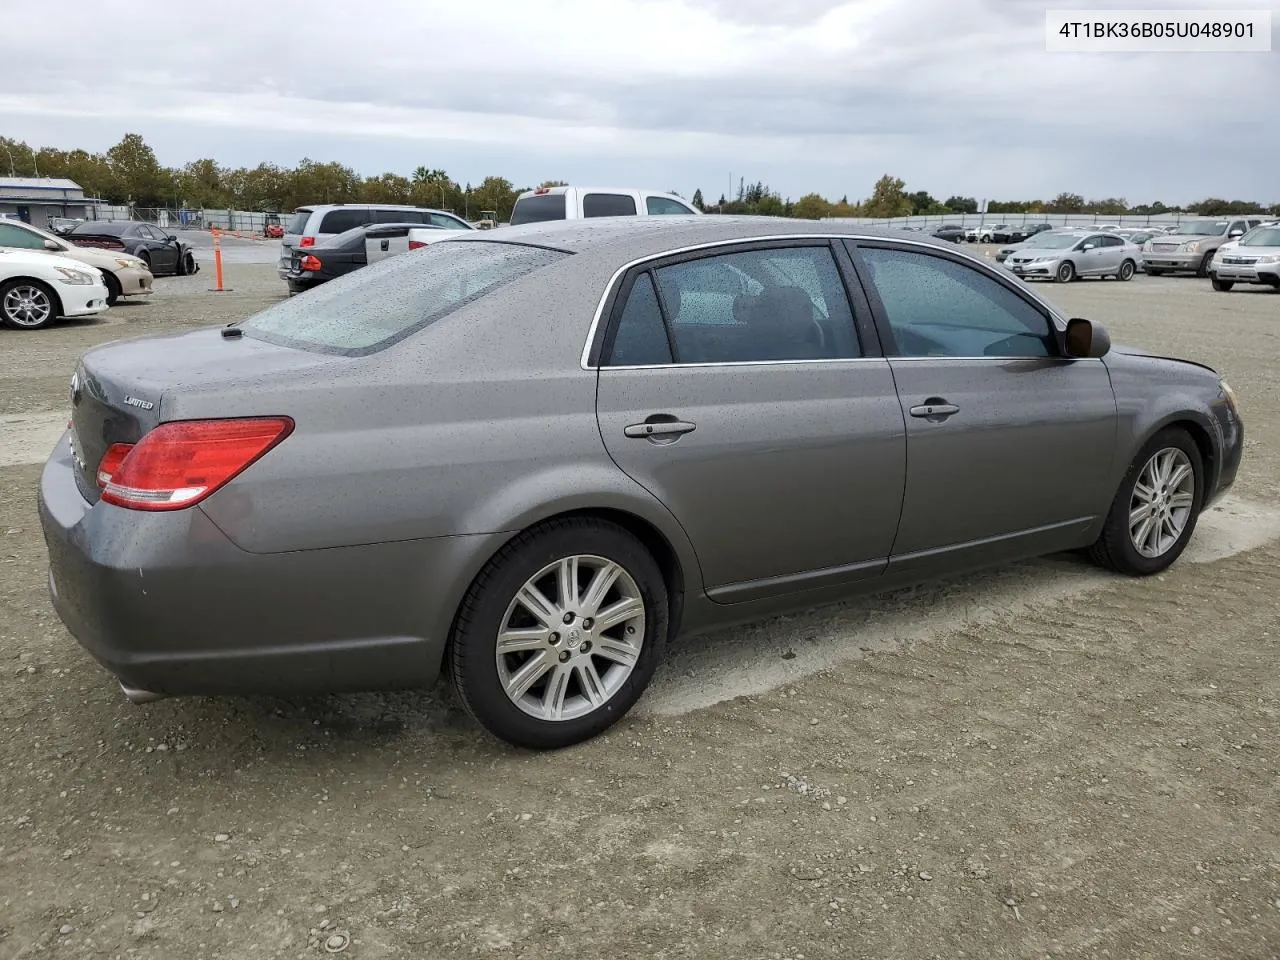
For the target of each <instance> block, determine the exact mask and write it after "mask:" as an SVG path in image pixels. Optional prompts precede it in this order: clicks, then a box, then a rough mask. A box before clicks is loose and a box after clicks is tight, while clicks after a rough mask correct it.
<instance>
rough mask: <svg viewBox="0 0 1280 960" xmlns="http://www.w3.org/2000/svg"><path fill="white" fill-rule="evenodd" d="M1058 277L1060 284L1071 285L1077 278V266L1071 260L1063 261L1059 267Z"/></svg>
mask: <svg viewBox="0 0 1280 960" xmlns="http://www.w3.org/2000/svg"><path fill="white" fill-rule="evenodd" d="M1057 276H1058V282H1059V283H1070V282H1071V281H1072V280H1074V279H1075V278H1076V265H1075V264H1074V263H1072V262H1071V261H1070V260H1064V261H1062V264H1061V265H1060V266H1059V267H1058V274H1057Z"/></svg>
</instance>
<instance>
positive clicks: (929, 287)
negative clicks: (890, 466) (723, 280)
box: [854, 242, 1117, 575]
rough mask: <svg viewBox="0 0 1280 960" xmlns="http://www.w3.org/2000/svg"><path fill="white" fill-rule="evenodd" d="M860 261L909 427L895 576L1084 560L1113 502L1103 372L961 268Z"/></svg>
mask: <svg viewBox="0 0 1280 960" xmlns="http://www.w3.org/2000/svg"><path fill="white" fill-rule="evenodd" d="M854 252H855V259H856V262H857V269H858V273H859V275H860V276H861V278H862V280H863V284H864V286H865V287H866V288H867V294H868V297H869V298H870V299H871V302H872V306H873V309H874V310H875V315H876V323H877V326H878V327H879V329H880V333H881V338H882V340H884V342H885V343H886V348H885V349H886V351H887V352H889V353H890V354H891V357H890V365H891V367H892V369H893V375H894V378H895V380H896V381H897V386H898V395H899V398H900V400H901V403H902V414H903V416H904V418H905V420H906V425H907V484H906V492H905V496H904V499H903V508H902V523H901V525H900V527H899V530H898V536H897V539H896V541H895V542H894V546H893V554H892V558H891V561H890V566H889V572H890V574H892V573H893V572H894V571H895V570H897V569H901V570H909V571H911V572H913V573H920V574H922V575H929V574H933V573H940V572H950V571H952V570H955V569H957V568H958V567H963V566H966V565H969V564H981V563H986V562H990V561H993V560H1002V559H1010V558H1014V557H1019V556H1033V555H1036V554H1041V553H1048V552H1051V551H1054V550H1061V549H1067V548H1070V547H1074V546H1079V545H1080V542H1079V541H1080V538H1081V536H1082V535H1083V534H1084V532H1085V531H1087V530H1088V529H1089V527H1090V526H1091V525H1092V524H1093V523H1094V521H1095V520H1096V519H1097V518H1098V517H1099V516H1100V515H1101V514H1102V513H1103V512H1105V511H1106V510H1107V509H1108V508H1109V506H1110V504H1111V499H1112V496H1113V495H1114V493H1115V491H1114V490H1113V489H1111V488H1110V483H1111V480H1110V478H1111V477H1112V476H1113V465H1112V459H1113V457H1114V455H1115V451H1116V447H1117V441H1116V429H1117V426H1116V423H1117V417H1116V403H1115V398H1114V395H1113V393H1112V389H1111V380H1110V377H1109V376H1108V374H1107V370H1106V367H1105V366H1104V365H1103V363H1102V361H1101V360H1097V359H1070V358H1067V357H1064V356H1062V354H1061V352H1060V350H1059V347H1058V339H1057V336H1056V334H1055V332H1054V327H1053V325H1052V320H1051V318H1050V316H1049V314H1048V313H1047V312H1046V311H1045V310H1044V309H1043V308H1042V307H1040V306H1039V305H1038V304H1036V303H1035V302H1034V301H1032V300H1031V299H1030V298H1029V297H1027V296H1025V295H1024V294H1023V293H1022V292H1021V291H1020V290H1018V288H1017V287H1016V285H1015V284H1014V283H1013V282H1012V281H1010V282H1007V283H1006V282H1005V281H1004V280H1003V278H998V277H996V276H992V275H991V273H990V272H989V271H987V270H984V269H982V268H981V267H979V266H976V265H970V264H969V263H968V262H966V261H965V260H962V259H960V258H959V257H958V256H956V255H950V256H948V255H946V254H944V253H943V252H942V251H939V252H938V253H931V252H930V253H926V252H923V251H920V250H915V249H905V248H901V247H898V246H895V245H893V244H890V243H882V242H876V243H870V242H866V243H859V244H858V245H857V246H856V248H855V249H854Z"/></svg>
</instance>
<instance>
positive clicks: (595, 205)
mask: <svg viewBox="0 0 1280 960" xmlns="http://www.w3.org/2000/svg"><path fill="white" fill-rule="evenodd" d="M700 212H701V211H699V210H698V209H697V208H696V207H694V206H693V205H692V204H690V203H687V202H686V201H684V200H682V199H681V198H680V197H677V196H676V195H675V194H673V193H659V192H657V191H654V190H636V189H632V188H630V187H539V188H538V189H537V190H526V191H525V192H524V193H522V194H520V196H518V197H516V203H515V206H514V207H513V208H512V210H511V220H510V221H509V223H510V224H511V225H512V226H516V225H517V224H521V223H542V222H545V221H549V220H580V219H584V218H587V217H655V216H663V215H667V216H685V217H688V216H697V215H698V214H700Z"/></svg>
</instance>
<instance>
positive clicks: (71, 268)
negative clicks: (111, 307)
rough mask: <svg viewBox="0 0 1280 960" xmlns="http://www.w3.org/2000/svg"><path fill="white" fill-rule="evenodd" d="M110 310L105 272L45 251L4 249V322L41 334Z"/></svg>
mask: <svg viewBox="0 0 1280 960" xmlns="http://www.w3.org/2000/svg"><path fill="white" fill-rule="evenodd" d="M105 309H107V287H106V282H105V281H104V279H103V276H102V271H100V270H95V269H94V268H92V267H88V266H86V265H85V264H83V263H80V262H79V261H78V260H72V259H71V258H70V257H63V256H58V255H56V254H51V253H46V252H44V251H43V250H16V249H12V248H0V322H3V323H4V324H6V325H7V326H10V327H16V328H17V329H19V330H38V329H39V328H41V327H44V326H48V325H49V324H51V323H53V321H54V320H56V319H57V318H58V317H87V316H91V315H92V314H95V313H101V312H102V311H103V310H105Z"/></svg>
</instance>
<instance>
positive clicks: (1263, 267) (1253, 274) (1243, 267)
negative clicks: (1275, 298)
mask: <svg viewBox="0 0 1280 960" xmlns="http://www.w3.org/2000/svg"><path fill="white" fill-rule="evenodd" d="M1209 278H1210V280H1211V281H1212V286H1213V289H1215V290H1218V291H1220V292H1222V293H1226V292H1227V291H1228V290H1230V289H1231V288H1232V287H1234V286H1235V285H1236V284H1237V283H1248V284H1260V285H1264V286H1269V287H1276V288H1280V226H1277V225H1275V224H1263V225H1261V226H1258V227H1255V228H1254V229H1252V230H1250V231H1249V232H1248V233H1246V234H1245V235H1244V236H1243V237H1241V238H1240V239H1239V240H1233V241H1231V242H1229V243H1224V244H1223V245H1222V246H1220V247H1219V248H1218V251H1217V253H1216V254H1215V255H1214V258H1213V262H1212V263H1210V265H1209Z"/></svg>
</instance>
